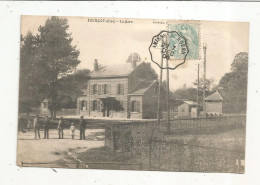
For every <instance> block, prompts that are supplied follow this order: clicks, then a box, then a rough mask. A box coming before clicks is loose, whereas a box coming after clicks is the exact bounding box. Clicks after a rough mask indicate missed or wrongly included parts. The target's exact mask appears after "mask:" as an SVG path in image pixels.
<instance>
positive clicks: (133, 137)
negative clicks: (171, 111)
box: [105, 116, 245, 172]
mask: <svg viewBox="0 0 260 185" xmlns="http://www.w3.org/2000/svg"><path fill="white" fill-rule="evenodd" d="M170 123H171V131H175V132H176V133H178V132H181V131H182V130H187V131H189V130H191V131H192V130H194V129H198V130H201V131H202V133H203V129H207V128H210V129H211V130H213V133H215V130H216V131H217V130H220V132H222V131H223V129H224V130H226V129H228V128H231V129H233V128H236V127H244V126H245V116H233V117H221V118H220V117H219V118H203V119H200V118H199V119H197V118H196V119H176V120H173V121H171V122H170ZM166 129H167V125H166V122H165V121H161V124H160V125H158V124H157V121H150V122H138V121H137V122H135V123H131V122H130V123H124V124H120V123H115V124H109V125H107V126H106V129H105V145H106V146H108V147H109V148H111V149H112V150H114V152H122V153H125V155H126V156H128V157H130V158H131V159H133V160H134V162H141V163H143V164H142V166H143V168H144V169H160V170H173V171H192V169H193V167H192V166H194V165H195V164H193V160H194V161H195V162H196V163H198V161H197V160H198V158H201V157H202V158H203V156H204V154H205V155H207V156H208V157H204V158H203V160H202V162H201V164H198V165H199V166H200V168H199V169H198V167H196V169H194V171H200V170H201V171H212V172H214V171H223V172H224V171H225V172H234V168H235V163H234V161H235V160H236V159H240V158H244V153H243V152H241V151H238V152H236V151H225V150H220V152H218V151H219V150H216V149H214V148H213V149H208V148H205V147H204V148H203V146H198V147H195V146H194V143H192V141H191V142H190V143H185V142H184V141H183V142H182V141H181V142H180V143H170V142H168V141H167V135H168V134H167V132H166ZM173 133H174V132H173ZM191 133H193V131H192V132H191ZM184 134H186V133H184ZM172 136H173V137H174V134H173V135H172ZM168 139H169V138H168ZM207 151H208V153H207V154H206V153H205V152H207ZM216 151H217V152H216ZM165 153H169V155H168V154H167V158H166V157H163V156H164V155H165ZM213 154H214V156H213ZM231 154H232V155H233V156H231V157H230V155H231ZM228 156H229V157H228ZM191 157H193V158H194V159H190V158H191ZM176 159H178V160H182V161H178V160H176ZM188 159H189V161H188V162H186V163H185V160H188ZM211 159H214V160H211ZM220 159H221V160H220ZM168 160H169V161H168ZM219 161H221V162H219ZM168 163H170V164H169V165H168ZM222 163H223V164H225V165H228V166H223V165H222ZM207 164H211V166H210V167H208V166H207ZM212 165H213V167H212ZM230 169H231V170H230ZM239 172H241V171H239Z"/></svg>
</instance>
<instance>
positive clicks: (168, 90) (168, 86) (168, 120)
mask: <svg viewBox="0 0 260 185" xmlns="http://www.w3.org/2000/svg"><path fill="white" fill-rule="evenodd" d="M168 36H169V35H168V34H167V37H166V48H167V50H168V47H169V43H168ZM168 57H169V56H167V57H166V68H167V69H166V70H167V87H166V88H167V92H166V97H167V105H166V106H167V132H170V130H171V124H170V107H169V99H170V98H169V94H170V85H169V84H170V82H169V81H170V78H169V58H168Z"/></svg>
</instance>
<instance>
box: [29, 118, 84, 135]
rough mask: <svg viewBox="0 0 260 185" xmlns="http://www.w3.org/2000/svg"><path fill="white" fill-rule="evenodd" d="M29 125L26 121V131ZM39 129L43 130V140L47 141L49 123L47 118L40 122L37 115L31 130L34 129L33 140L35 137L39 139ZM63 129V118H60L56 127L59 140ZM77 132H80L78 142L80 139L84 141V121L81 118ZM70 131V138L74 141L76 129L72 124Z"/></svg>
mask: <svg viewBox="0 0 260 185" xmlns="http://www.w3.org/2000/svg"><path fill="white" fill-rule="evenodd" d="M29 125H30V121H28V126H27V128H28V129H30V126H29ZM41 128H43V130H44V139H49V129H50V121H49V117H48V116H45V119H44V121H43V122H42V121H40V119H39V115H37V116H36V118H34V120H33V129H34V134H35V137H34V139H37V136H38V138H41V135H40V129H41ZM64 128H65V120H64V119H63V117H61V118H60V120H59V122H58V127H57V130H58V135H59V139H63V136H64V132H63V130H64ZM79 130H80V140H82V139H84V140H85V130H86V121H85V120H84V119H83V116H81V117H80V120H79ZM70 131H71V138H72V139H74V138H75V131H76V127H75V124H74V123H73V122H72V123H71V124H70Z"/></svg>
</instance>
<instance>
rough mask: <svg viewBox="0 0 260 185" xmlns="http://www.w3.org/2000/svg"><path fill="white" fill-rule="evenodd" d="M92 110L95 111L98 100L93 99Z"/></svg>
mask: <svg viewBox="0 0 260 185" xmlns="http://www.w3.org/2000/svg"><path fill="white" fill-rule="evenodd" d="M92 110H93V111H97V110H98V101H97V100H94V101H93V105H92Z"/></svg>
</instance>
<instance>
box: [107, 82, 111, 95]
mask: <svg viewBox="0 0 260 185" xmlns="http://www.w3.org/2000/svg"><path fill="white" fill-rule="evenodd" d="M110 93H111V85H110V84H109V85H108V86H107V94H110Z"/></svg>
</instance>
